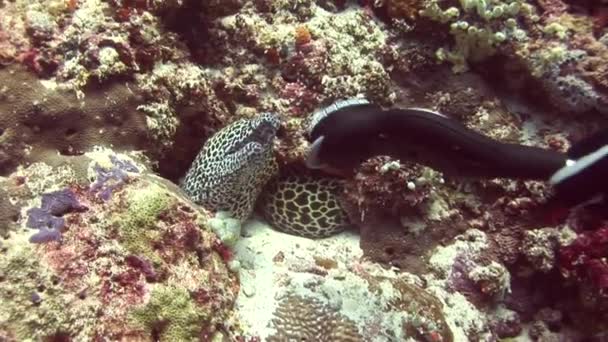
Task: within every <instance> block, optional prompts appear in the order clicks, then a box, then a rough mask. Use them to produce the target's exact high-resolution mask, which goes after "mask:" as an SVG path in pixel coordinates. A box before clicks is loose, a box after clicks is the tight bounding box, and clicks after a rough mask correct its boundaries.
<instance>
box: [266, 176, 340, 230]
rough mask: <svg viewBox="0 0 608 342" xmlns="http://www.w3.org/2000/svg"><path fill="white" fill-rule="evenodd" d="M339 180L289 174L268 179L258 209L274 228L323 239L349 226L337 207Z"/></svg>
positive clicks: (338, 202)
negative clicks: (268, 181)
mask: <svg viewBox="0 0 608 342" xmlns="http://www.w3.org/2000/svg"><path fill="white" fill-rule="evenodd" d="M341 191H342V183H341V181H340V180H338V179H335V178H329V177H315V176H311V175H301V174H294V173H289V174H286V175H282V176H279V177H277V178H276V179H274V180H271V181H270V183H269V184H268V185H267V186H266V188H265V189H264V191H263V192H262V196H261V198H260V204H259V210H260V211H261V213H262V215H263V216H264V218H265V219H266V220H267V221H268V222H269V223H270V224H271V225H272V226H273V227H274V228H276V229H278V230H280V231H283V232H285V233H289V234H293V235H299V236H304V237H307V238H313V239H314V238H324V237H328V236H330V235H334V234H337V233H339V232H341V231H343V230H344V229H346V228H347V227H348V226H349V222H348V217H347V214H346V212H345V211H344V209H343V208H342V207H341V206H340V201H339V196H340V193H341Z"/></svg>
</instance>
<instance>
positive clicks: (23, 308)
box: [0, 231, 96, 341]
mask: <svg viewBox="0 0 608 342" xmlns="http://www.w3.org/2000/svg"><path fill="white" fill-rule="evenodd" d="M29 235H31V232H28V231H22V232H18V233H16V234H14V235H13V236H12V237H11V239H10V240H6V241H5V244H4V245H3V250H2V252H1V253H2V254H0V303H2V305H1V309H0V331H2V330H4V331H9V332H11V333H12V334H14V335H15V336H14V338H15V339H16V340H17V341H40V340H45V339H48V338H51V337H53V336H57V335H58V334H61V333H66V332H77V335H74V336H71V337H72V338H74V339H76V340H88V339H91V338H92V331H91V329H90V328H91V327H93V326H94V322H95V320H96V315H95V312H96V310H95V302H90V301H85V300H82V299H79V298H78V296H77V293H74V291H72V292H70V291H68V290H66V289H65V288H64V287H63V286H62V284H61V282H60V279H58V278H56V277H54V276H53V272H52V271H51V270H50V269H49V268H48V267H47V266H46V265H45V264H44V262H43V261H40V255H38V253H36V251H35V249H36V248H37V247H36V246H35V245H33V244H31V243H29V241H28V238H29ZM66 307H70V310H65V308H66Z"/></svg>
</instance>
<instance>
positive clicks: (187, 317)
mask: <svg viewBox="0 0 608 342" xmlns="http://www.w3.org/2000/svg"><path fill="white" fill-rule="evenodd" d="M132 318H133V320H134V321H135V322H136V323H137V324H139V325H142V326H143V327H144V328H145V329H146V330H148V331H150V332H153V331H155V332H157V333H158V334H159V337H160V340H161V341H198V336H199V334H200V331H201V328H202V327H204V326H205V322H206V321H207V319H208V314H207V313H205V312H204V311H203V310H202V309H201V308H200V307H197V305H196V303H195V302H194V300H193V299H192V298H191V296H190V294H189V293H188V291H187V290H185V289H183V288H177V287H173V286H167V285H159V286H158V287H156V288H155V289H154V290H153V291H152V294H151V298H150V301H149V302H148V303H147V304H146V305H145V306H143V307H141V308H138V309H136V310H135V311H134V312H133V316H132ZM151 335H152V334H151Z"/></svg>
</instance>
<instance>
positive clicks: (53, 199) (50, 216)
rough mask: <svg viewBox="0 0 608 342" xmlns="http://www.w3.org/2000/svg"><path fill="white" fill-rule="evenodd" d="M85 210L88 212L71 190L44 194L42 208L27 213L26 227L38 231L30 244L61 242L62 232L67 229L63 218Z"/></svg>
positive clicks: (31, 238) (32, 209)
mask: <svg viewBox="0 0 608 342" xmlns="http://www.w3.org/2000/svg"><path fill="white" fill-rule="evenodd" d="M83 210H86V207H85V206H83V205H81V204H80V203H79V202H78V200H77V199H76V195H75V194H74V192H73V191H72V190H70V189H63V190H58V191H53V192H49V193H46V194H43V195H42V203H41V205H40V207H39V208H31V209H29V210H28V211H27V215H28V219H27V223H26V226H27V227H28V228H32V229H38V232H36V233H35V234H34V235H32V236H31V237H30V239H29V240H30V242H32V243H45V242H49V241H60V240H61V230H62V229H63V228H64V227H65V219H64V218H63V217H62V216H63V215H65V214H67V213H71V212H76V211H83Z"/></svg>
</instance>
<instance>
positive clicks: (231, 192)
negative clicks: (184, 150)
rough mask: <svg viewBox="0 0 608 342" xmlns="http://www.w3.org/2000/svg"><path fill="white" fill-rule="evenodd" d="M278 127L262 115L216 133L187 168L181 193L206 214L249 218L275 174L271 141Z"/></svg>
mask: <svg viewBox="0 0 608 342" xmlns="http://www.w3.org/2000/svg"><path fill="white" fill-rule="evenodd" d="M279 124H280V121H279V118H278V117H277V116H276V115H275V114H272V113H263V114H260V115H258V116H256V117H254V118H252V119H241V120H238V121H236V122H234V123H232V124H230V125H228V126H226V127H224V128H223V129H221V130H219V131H218V132H217V133H216V134H215V135H213V136H212V137H211V138H210V139H209V140H207V142H205V145H204V146H203V148H202V149H201V151H200V152H199V154H198V155H197V156H196V159H195V160H194V162H193V163H192V165H191V166H190V169H189V170H188V172H187V174H186V176H185V178H184V181H183V183H182V188H183V189H184V191H185V192H186V193H187V194H188V196H190V198H191V199H192V200H193V201H194V202H195V203H197V204H199V205H201V206H203V207H204V208H206V209H208V210H211V211H227V212H229V213H230V214H231V215H232V216H233V217H234V218H237V219H239V220H241V221H243V220H246V219H247V218H249V216H251V214H252V212H253V209H254V205H255V202H256V199H257V198H258V196H259V194H260V192H261V190H262V188H263V187H264V185H265V184H266V183H267V182H268V181H269V180H270V179H271V178H272V177H273V176H274V175H275V174H276V173H277V171H278V166H277V163H276V160H275V158H274V155H273V141H274V138H275V136H276V133H277V130H278V128H279Z"/></svg>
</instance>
